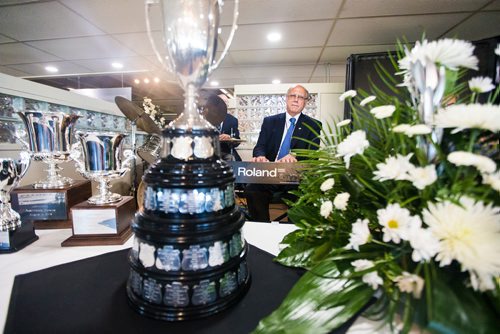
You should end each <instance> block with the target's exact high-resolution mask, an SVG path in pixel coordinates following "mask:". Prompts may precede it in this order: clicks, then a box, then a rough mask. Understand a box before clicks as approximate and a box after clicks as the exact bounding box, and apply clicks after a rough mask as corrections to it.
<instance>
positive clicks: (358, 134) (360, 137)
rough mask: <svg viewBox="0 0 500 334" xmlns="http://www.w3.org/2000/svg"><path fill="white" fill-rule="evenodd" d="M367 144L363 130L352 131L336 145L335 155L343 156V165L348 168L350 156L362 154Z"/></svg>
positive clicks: (368, 144)
mask: <svg viewBox="0 0 500 334" xmlns="http://www.w3.org/2000/svg"><path fill="white" fill-rule="evenodd" d="M368 146H370V143H369V142H368V140H366V132H364V131H363V130H357V131H354V132H353V133H351V134H350V135H349V136H347V137H346V138H345V139H344V140H343V141H342V142H341V143H340V144H339V145H338V146H337V157H344V162H345V165H346V167H347V168H349V163H350V161H351V157H353V156H354V155H356V154H363V152H364V151H365V149H366V148H367V147H368Z"/></svg>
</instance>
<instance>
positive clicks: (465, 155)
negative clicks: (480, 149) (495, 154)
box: [448, 151, 497, 174]
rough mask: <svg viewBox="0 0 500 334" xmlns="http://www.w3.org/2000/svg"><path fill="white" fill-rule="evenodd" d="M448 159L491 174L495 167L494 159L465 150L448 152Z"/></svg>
mask: <svg viewBox="0 0 500 334" xmlns="http://www.w3.org/2000/svg"><path fill="white" fill-rule="evenodd" d="M448 161H449V162H451V163H452V164H454V165H457V166H474V167H476V168H477V169H478V170H479V171H480V172H482V173H485V174H491V173H493V172H495V171H496V169H497V165H496V164H495V161H493V160H491V159H490V158H488V157H485V156H483V155H480V154H474V153H470V152H465V151H455V152H452V153H450V154H448Z"/></svg>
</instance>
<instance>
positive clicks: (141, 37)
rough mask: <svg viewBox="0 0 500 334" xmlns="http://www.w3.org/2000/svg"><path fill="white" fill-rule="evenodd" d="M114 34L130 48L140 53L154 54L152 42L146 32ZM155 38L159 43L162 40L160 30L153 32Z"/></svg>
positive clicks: (142, 54) (143, 54) (144, 54)
mask: <svg viewBox="0 0 500 334" xmlns="http://www.w3.org/2000/svg"><path fill="white" fill-rule="evenodd" d="M112 36H113V37H114V38H115V39H117V40H118V41H120V43H122V44H123V45H125V46H126V47H128V48H129V49H131V50H134V52H135V53H137V54H138V55H141V56H146V55H147V56H151V55H154V52H153V48H152V47H151V43H150V42H149V38H148V34H147V33H145V32H140V33H131V34H117V35H112ZM153 39H154V41H155V42H156V43H158V41H161V34H160V32H153ZM160 46H161V45H160Z"/></svg>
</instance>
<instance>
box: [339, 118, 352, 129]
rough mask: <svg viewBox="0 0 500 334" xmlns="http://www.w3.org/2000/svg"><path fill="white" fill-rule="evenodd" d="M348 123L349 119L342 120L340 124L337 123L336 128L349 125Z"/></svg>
mask: <svg viewBox="0 0 500 334" xmlns="http://www.w3.org/2000/svg"><path fill="white" fill-rule="evenodd" d="M350 123H351V120H350V119H344V120H343V121H342V122H338V123H337V127H338V128H340V127H342V126H345V125H347V124H350Z"/></svg>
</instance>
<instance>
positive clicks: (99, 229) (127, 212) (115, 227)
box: [61, 196, 136, 247]
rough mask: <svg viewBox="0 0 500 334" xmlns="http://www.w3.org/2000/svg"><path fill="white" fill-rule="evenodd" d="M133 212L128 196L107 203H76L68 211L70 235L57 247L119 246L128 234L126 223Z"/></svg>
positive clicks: (133, 202)
mask: <svg viewBox="0 0 500 334" xmlns="http://www.w3.org/2000/svg"><path fill="white" fill-rule="evenodd" d="M135 211H136V204H135V200H134V198H133V197H132V196H123V197H122V199H121V201H119V202H116V203H111V204H103V205H95V204H89V203H88V202H87V201H85V202H82V203H80V204H77V205H75V206H74V207H72V208H71V214H72V217H73V235H72V236H71V237H69V238H68V239H66V240H64V241H63V242H62V243H61V246H64V247H65V246H95V245H122V244H123V243H125V241H127V240H128V238H130V236H131V235H132V230H131V229H130V223H131V221H132V219H133V218H134V214H135Z"/></svg>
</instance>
